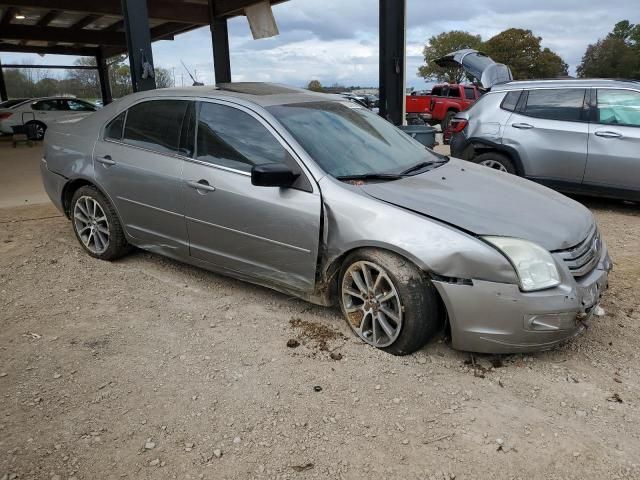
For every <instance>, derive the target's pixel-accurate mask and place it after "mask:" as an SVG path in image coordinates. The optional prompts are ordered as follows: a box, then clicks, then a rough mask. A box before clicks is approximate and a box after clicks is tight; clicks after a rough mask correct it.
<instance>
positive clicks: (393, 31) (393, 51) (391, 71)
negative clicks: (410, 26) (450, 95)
mask: <svg viewBox="0 0 640 480" xmlns="http://www.w3.org/2000/svg"><path fill="white" fill-rule="evenodd" d="M406 7H407V5H406V0H380V115H381V116H382V117H384V118H386V119H387V120H389V121H390V122H392V123H394V124H395V125H402V123H403V121H404V118H403V117H404V102H405V86H404V85H405V83H404V70H405V60H404V59H405V30H406Z"/></svg>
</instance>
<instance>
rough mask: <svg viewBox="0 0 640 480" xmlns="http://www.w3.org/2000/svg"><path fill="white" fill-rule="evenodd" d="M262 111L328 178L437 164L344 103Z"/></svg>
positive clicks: (368, 114) (388, 127)
mask: <svg viewBox="0 0 640 480" xmlns="http://www.w3.org/2000/svg"><path fill="white" fill-rule="evenodd" d="M267 110H268V111H269V112H270V113H271V114H272V115H273V116H275V117H276V118H277V119H278V120H279V121H280V123H282V125H284V127H285V128H286V129H287V130H288V131H289V132H290V133H291V135H293V137H294V138H295V139H296V140H297V141H298V143H300V145H302V147H303V148H304V149H305V150H306V151H307V153H308V154H309V155H311V157H312V158H313V159H314V160H315V161H316V162H317V163H318V165H319V166H320V168H322V169H323V170H324V171H325V172H327V173H328V174H330V175H332V176H334V177H349V176H359V175H370V174H380V173H389V174H400V173H402V172H404V171H405V170H407V169H409V168H411V167H412V166H414V165H416V164H418V163H421V162H440V161H442V160H443V158H442V157H440V156H437V155H436V154H435V153H433V152H431V151H430V150H427V149H426V148H425V147H424V145H422V144H420V143H418V142H417V141H415V140H414V139H412V138H411V137H410V136H409V135H407V134H405V133H404V132H402V131H401V130H399V129H398V128H396V127H395V126H394V125H392V124H391V123H389V122H387V121H386V120H384V119H383V118H382V117H380V116H378V115H376V114H375V113H372V112H371V111H369V110H367V109H366V108H362V107H359V106H358V105H356V104H351V103H346V102H334V101H322V102H309V103H296V104H290V105H276V106H271V107H268V108H267Z"/></svg>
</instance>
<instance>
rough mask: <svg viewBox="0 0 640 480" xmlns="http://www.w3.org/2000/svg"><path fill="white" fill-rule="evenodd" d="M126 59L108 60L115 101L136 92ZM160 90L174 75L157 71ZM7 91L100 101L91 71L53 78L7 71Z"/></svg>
mask: <svg viewBox="0 0 640 480" xmlns="http://www.w3.org/2000/svg"><path fill="white" fill-rule="evenodd" d="M126 60H127V57H126V56H124V55H120V56H117V57H113V58H111V59H109V60H108V62H107V64H108V65H109V83H110V85H111V92H112V95H113V98H120V97H123V96H125V95H127V94H129V93H131V92H132V91H133V89H132V87H131V77H130V75H129V66H128V65H127V64H126ZM95 64H96V62H95V59H94V58H89V57H86V58H85V57H83V58H79V59H78V60H76V62H75V65H77V66H95ZM155 75H156V76H155V80H156V85H157V87H158V88H164V87H171V86H173V79H172V76H171V73H170V72H169V71H168V70H166V69H164V68H156V69H155ZM4 76H5V82H6V85H7V92H8V93H9V94H10V95H11V96H12V97H46V96H51V95H74V96H76V97H79V98H88V99H93V98H100V82H99V79H98V72H97V71H96V70H88V69H71V70H67V71H66V73H65V74H64V76H63V77H58V78H56V77H54V76H53V75H52V74H51V72H50V71H49V70H47V69H46V67H45V68H42V69H39V68H37V69H31V68H24V69H7V70H5V72H4Z"/></svg>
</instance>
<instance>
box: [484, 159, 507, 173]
mask: <svg viewBox="0 0 640 480" xmlns="http://www.w3.org/2000/svg"><path fill="white" fill-rule="evenodd" d="M480 165H484V166H485V167H489V168H492V169H494V170H498V171H500V172H507V173H508V170H507V169H506V168H505V166H504V165H503V164H502V163H500V162H498V161H497V160H485V161H483V162H480Z"/></svg>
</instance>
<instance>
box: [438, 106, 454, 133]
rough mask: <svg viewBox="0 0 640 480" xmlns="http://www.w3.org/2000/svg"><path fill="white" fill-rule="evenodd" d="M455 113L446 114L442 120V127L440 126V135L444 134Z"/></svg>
mask: <svg viewBox="0 0 640 480" xmlns="http://www.w3.org/2000/svg"><path fill="white" fill-rule="evenodd" d="M456 113H458V112H452V111H451V112H447V114H446V115H445V116H444V119H443V120H442V125H441V128H442V133H444V131H445V130H446V129H447V127H448V126H449V124H450V123H451V119H452V118H453V117H455V116H456Z"/></svg>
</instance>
